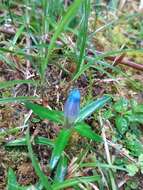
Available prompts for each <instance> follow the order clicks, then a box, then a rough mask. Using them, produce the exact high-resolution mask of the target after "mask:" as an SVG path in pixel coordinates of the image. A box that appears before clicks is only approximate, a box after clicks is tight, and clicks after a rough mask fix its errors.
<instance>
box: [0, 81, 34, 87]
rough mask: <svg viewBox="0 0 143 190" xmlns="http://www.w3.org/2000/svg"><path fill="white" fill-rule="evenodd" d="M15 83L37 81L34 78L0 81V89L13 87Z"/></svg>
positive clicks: (32, 82)
mask: <svg viewBox="0 0 143 190" xmlns="http://www.w3.org/2000/svg"><path fill="white" fill-rule="evenodd" d="M16 84H38V82H37V81H34V80H12V81H6V82H0V89H2V88H9V87H13V86H14V85H16Z"/></svg>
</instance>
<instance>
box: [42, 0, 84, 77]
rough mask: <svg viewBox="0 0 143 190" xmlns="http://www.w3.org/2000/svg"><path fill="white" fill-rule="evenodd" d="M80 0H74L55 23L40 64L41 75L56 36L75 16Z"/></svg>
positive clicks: (81, 0)
mask: <svg viewBox="0 0 143 190" xmlns="http://www.w3.org/2000/svg"><path fill="white" fill-rule="evenodd" d="M82 2H83V0H75V1H74V3H73V4H72V5H71V6H70V7H69V9H68V10H67V13H66V14H65V15H64V17H63V19H62V20H61V21H60V22H59V23H58V24H57V29H56V31H55V33H54V34H53V37H52V39H51V42H50V45H49V48H48V54H47V57H46V59H45V61H44V63H43V65H42V66H41V74H42V76H44V73H45V69H46V66H47V64H48V61H49V58H50V56H51V53H52V51H53V49H54V47H55V42H56V40H57V38H58V37H59V36H60V34H61V33H62V32H63V30H64V29H65V27H66V26H67V25H68V23H69V22H70V21H71V20H72V18H73V17H74V16H75V14H76V12H77V10H78V9H79V7H80V5H81V3H82Z"/></svg>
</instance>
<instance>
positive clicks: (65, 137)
mask: <svg viewBox="0 0 143 190" xmlns="http://www.w3.org/2000/svg"><path fill="white" fill-rule="evenodd" d="M71 132H72V130H71V129H63V130H62V131H61V132H60V133H59V135H58V137H57V139H56V141H55V146H54V150H53V152H52V157H51V160H50V168H51V169H54V167H55V166H56V164H57V162H58V160H59V158H60V156H61V154H62V152H63V150H64V148H65V147H66V145H67V144H68V141H69V138H70V136H71Z"/></svg>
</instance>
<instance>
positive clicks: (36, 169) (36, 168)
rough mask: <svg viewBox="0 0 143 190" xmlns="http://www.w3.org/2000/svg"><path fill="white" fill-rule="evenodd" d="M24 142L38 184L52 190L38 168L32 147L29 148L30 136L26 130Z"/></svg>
mask: <svg viewBox="0 0 143 190" xmlns="http://www.w3.org/2000/svg"><path fill="white" fill-rule="evenodd" d="M26 142H27V147H28V152H29V156H30V159H31V161H32V165H33V167H34V169H35V172H36V174H37V175H38V177H39V179H40V182H41V183H42V185H43V186H44V187H45V188H46V189H48V190H52V188H51V184H50V182H49V180H48V178H47V176H46V175H45V174H44V173H43V172H42V170H41V168H40V166H39V163H38V162H37V159H36V157H35V156H34V153H33V150H32V146H31V143H30V135H29V130H27V133H26Z"/></svg>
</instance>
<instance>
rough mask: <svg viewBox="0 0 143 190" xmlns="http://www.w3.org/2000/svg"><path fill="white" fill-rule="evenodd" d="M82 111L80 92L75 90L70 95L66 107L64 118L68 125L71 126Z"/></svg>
mask: <svg viewBox="0 0 143 190" xmlns="http://www.w3.org/2000/svg"><path fill="white" fill-rule="evenodd" d="M79 111H80V92H79V90H78V89H73V90H71V92H70V93H69V95H68V98H67V100H66V102H65V105H64V117H65V121H66V124H67V125H71V124H73V123H74V121H75V120H76V119H77V117H78V115H79Z"/></svg>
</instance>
